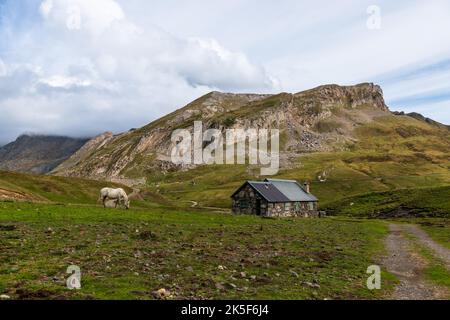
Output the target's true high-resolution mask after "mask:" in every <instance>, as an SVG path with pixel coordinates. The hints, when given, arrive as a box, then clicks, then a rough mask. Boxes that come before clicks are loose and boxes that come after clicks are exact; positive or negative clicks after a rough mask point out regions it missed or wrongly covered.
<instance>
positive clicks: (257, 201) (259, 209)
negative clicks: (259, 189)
mask: <svg viewBox="0 0 450 320" xmlns="http://www.w3.org/2000/svg"><path fill="white" fill-rule="evenodd" d="M256 215H257V216H260V215H261V200H260V199H256Z"/></svg>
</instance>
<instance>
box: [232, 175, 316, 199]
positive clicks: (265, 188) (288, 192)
mask: <svg viewBox="0 0 450 320" xmlns="http://www.w3.org/2000/svg"><path fill="white" fill-rule="evenodd" d="M247 184H249V185H250V186H251V187H252V188H253V189H255V191H256V192H258V193H259V194H260V195H261V196H262V197H263V198H264V199H266V200H267V201H268V202H310V201H313V202H315V201H318V199H317V198H316V197H315V196H313V195H312V194H310V193H307V192H306V191H305V190H304V189H303V188H302V187H301V186H300V184H298V182H297V181H295V180H280V179H266V180H265V181H247V182H246V183H245V184H244V185H243V186H242V187H240V188H239V189H238V190H236V192H235V193H234V194H233V195H232V197H233V196H234V195H236V194H237V193H238V192H239V191H240V190H241V189H242V188H243V187H244V186H245V185H247Z"/></svg>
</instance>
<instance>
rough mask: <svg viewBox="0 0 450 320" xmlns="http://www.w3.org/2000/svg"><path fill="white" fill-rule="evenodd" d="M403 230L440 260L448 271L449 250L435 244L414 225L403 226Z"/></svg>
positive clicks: (449, 261) (449, 263)
mask: <svg viewBox="0 0 450 320" xmlns="http://www.w3.org/2000/svg"><path fill="white" fill-rule="evenodd" d="M403 228H404V229H405V230H406V231H408V232H409V233H412V234H413V235H414V236H415V237H417V239H419V241H420V243H422V244H423V245H424V246H426V247H428V248H429V249H431V250H432V251H433V253H434V255H435V256H436V257H437V258H439V259H441V260H442V261H443V262H444V263H445V265H446V267H447V269H449V270H450V250H449V249H447V248H445V247H443V246H442V245H440V244H439V243H436V242H435V241H434V240H433V239H431V237H430V236H429V235H428V234H427V233H426V232H425V231H423V230H422V229H420V228H419V227H417V226H415V225H411V224H410V225H405V226H403Z"/></svg>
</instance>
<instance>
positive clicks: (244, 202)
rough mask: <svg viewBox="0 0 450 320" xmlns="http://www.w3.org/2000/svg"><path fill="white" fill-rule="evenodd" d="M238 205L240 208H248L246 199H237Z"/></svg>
mask: <svg viewBox="0 0 450 320" xmlns="http://www.w3.org/2000/svg"><path fill="white" fill-rule="evenodd" d="M239 207H240V208H241V209H246V208H248V201H247V200H241V201H239Z"/></svg>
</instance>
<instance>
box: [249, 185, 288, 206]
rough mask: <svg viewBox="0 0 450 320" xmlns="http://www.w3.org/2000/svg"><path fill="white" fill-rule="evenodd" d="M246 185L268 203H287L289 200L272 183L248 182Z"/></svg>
mask: <svg viewBox="0 0 450 320" xmlns="http://www.w3.org/2000/svg"><path fill="white" fill-rule="evenodd" d="M248 184H250V185H251V186H252V187H253V188H254V189H255V190H256V191H257V192H258V193H259V194H260V195H261V196H263V197H264V198H265V199H266V200H267V201H269V202H289V199H288V198H287V197H286V196H285V195H284V194H283V193H281V192H280V190H278V189H277V188H276V187H275V186H274V185H273V184H272V183H268V182H258V181H248Z"/></svg>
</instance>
